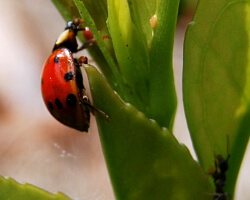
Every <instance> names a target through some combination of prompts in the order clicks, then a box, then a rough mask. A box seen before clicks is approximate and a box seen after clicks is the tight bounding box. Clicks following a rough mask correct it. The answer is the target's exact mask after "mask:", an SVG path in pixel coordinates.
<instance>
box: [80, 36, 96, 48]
mask: <svg viewBox="0 0 250 200" xmlns="http://www.w3.org/2000/svg"><path fill="white" fill-rule="evenodd" d="M95 42H96V40H95V39H94V38H92V39H90V40H87V41H85V42H84V43H83V45H82V46H81V47H80V48H78V49H77V51H81V50H83V49H87V48H88V47H90V46H91V45H92V44H94V43H95Z"/></svg>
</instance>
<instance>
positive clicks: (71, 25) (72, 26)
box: [65, 21, 75, 30]
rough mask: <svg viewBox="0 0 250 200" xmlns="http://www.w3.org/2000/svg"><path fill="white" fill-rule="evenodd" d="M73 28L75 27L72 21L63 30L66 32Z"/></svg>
mask: <svg viewBox="0 0 250 200" xmlns="http://www.w3.org/2000/svg"><path fill="white" fill-rule="evenodd" d="M74 27H75V23H74V22H73V21H69V22H67V24H66V27H65V30H67V29H74Z"/></svg>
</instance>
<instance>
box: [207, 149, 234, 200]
mask: <svg viewBox="0 0 250 200" xmlns="http://www.w3.org/2000/svg"><path fill="white" fill-rule="evenodd" d="M227 152H228V147H227ZM229 158H230V154H229V153H228V155H227V157H226V159H224V158H223V157H222V156H221V155H217V156H215V161H214V164H215V169H214V170H213V172H210V173H209V174H210V175H211V176H212V178H213V181H214V185H215V194H214V198H213V200H228V199H229V196H230V195H229V194H227V193H226V192H225V191H224V186H225V183H226V172H227V170H228V168H229V165H228V160H229Z"/></svg>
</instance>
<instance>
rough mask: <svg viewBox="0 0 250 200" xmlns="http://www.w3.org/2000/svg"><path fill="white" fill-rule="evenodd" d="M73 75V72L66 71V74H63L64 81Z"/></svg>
mask: <svg viewBox="0 0 250 200" xmlns="http://www.w3.org/2000/svg"><path fill="white" fill-rule="evenodd" d="M73 77H74V74H73V72H68V73H66V74H65V75H64V80H65V81H70V80H72V79H73Z"/></svg>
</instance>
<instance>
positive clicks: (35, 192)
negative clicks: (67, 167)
mask: <svg viewBox="0 0 250 200" xmlns="http://www.w3.org/2000/svg"><path fill="white" fill-rule="evenodd" d="M0 188H1V189H0V199H4V200H17V199H18V200H50V199H51V200H69V199H70V198H68V197H67V196H66V195H64V194H62V193H56V194H51V193H49V192H47V191H45V190H42V189H40V188H37V187H35V186H33V185H30V184H23V185H22V184H20V183H17V182H16V181H15V180H13V179H11V178H4V177H2V176H0Z"/></svg>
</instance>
